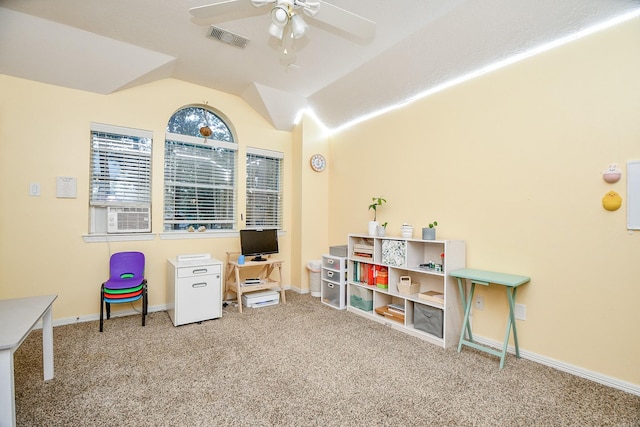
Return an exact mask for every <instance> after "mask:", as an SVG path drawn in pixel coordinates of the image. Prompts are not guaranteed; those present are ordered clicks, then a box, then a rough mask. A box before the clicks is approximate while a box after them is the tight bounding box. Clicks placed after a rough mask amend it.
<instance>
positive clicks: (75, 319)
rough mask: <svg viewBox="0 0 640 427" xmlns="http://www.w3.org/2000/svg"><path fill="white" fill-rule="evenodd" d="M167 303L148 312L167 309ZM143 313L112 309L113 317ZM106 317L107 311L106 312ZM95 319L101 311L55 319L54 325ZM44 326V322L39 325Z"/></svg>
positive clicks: (98, 317) (155, 306)
mask: <svg viewBox="0 0 640 427" xmlns="http://www.w3.org/2000/svg"><path fill="white" fill-rule="evenodd" d="M166 310H167V305H166V304H164V305H154V306H149V307H148V308H147V313H154V312H157V311H166ZM140 314H142V313H141V312H140V311H139V310H134V309H129V310H115V311H114V310H112V311H111V317H112V318H113V317H123V316H135V315H140ZM105 319H106V313H105ZM94 320H100V313H97V314H90V315H88V316H77V317H67V318H64V319H56V320H54V321H53V326H63V325H72V324H74V323H82V322H92V321H94ZM38 327H39V328H41V327H42V324H40V325H39V326H38Z"/></svg>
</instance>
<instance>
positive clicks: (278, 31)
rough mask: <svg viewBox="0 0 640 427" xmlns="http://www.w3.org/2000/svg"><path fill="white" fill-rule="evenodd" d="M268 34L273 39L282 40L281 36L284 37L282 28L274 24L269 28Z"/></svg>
mask: <svg viewBox="0 0 640 427" xmlns="http://www.w3.org/2000/svg"><path fill="white" fill-rule="evenodd" d="M269 34H271V35H272V36H273V37H275V38H277V39H280V40H282V36H283V35H284V27H280V26H278V25H276V24H273V23H272V24H271V25H270V26H269Z"/></svg>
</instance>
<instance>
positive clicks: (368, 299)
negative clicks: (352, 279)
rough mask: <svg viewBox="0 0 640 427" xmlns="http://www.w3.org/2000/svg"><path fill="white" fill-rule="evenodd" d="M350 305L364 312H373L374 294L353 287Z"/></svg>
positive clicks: (367, 290)
mask: <svg viewBox="0 0 640 427" xmlns="http://www.w3.org/2000/svg"><path fill="white" fill-rule="evenodd" d="M350 292H351V297H350V298H349V305H351V307H355V308H359V309H360V310H363V311H373V292H372V291H370V290H369V289H365V288H361V287H359V286H351V288H350Z"/></svg>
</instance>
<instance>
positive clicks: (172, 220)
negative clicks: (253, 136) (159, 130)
mask: <svg viewBox="0 0 640 427" xmlns="http://www.w3.org/2000/svg"><path fill="white" fill-rule="evenodd" d="M169 142H177V143H179V144H185V145H186V146H193V147H194V148H196V149H197V148H202V149H204V150H210V151H212V152H213V151H215V150H219V149H223V150H226V151H229V152H231V154H232V155H233V158H232V160H233V162H232V163H233V170H232V171H231V173H228V171H227V175H228V176H227V178H228V179H229V180H230V181H229V183H228V184H222V183H221V182H220V173H221V172H220V171H217V170H214V171H212V173H211V175H212V176H211V177H214V176H215V177H216V178H217V179H216V180H215V181H216V182H214V183H211V184H203V183H189V182H179V181H176V180H179V177H177V176H176V175H175V170H174V169H172V168H171V167H170V166H168V162H175V159H173V158H171V159H168V155H169V154H170V153H168V152H167V149H168V143H169ZM237 153H238V144H237V143H235V142H226V141H215V140H210V139H207V140H206V141H205V140H204V139H203V138H197V137H193V136H189V135H181V134H174V133H170V132H167V133H166V135H165V154H164V164H165V172H164V203H163V206H164V215H163V218H164V219H163V234H162V238H171V235H172V234H173V235H176V236H178V235H181V236H182V237H184V234H185V232H186V233H188V234H189V235H190V236H189V237H192V236H193V237H205V236H206V235H207V234H210V233H216V234H225V233H228V232H231V231H234V232H237V231H236V229H237V191H238V188H237V187H238V183H237V170H238V167H237V166H238V154H237ZM194 160H197V159H194ZM211 163H212V162H211ZM194 164H195V163H194ZM202 165H203V163H199V166H202ZM172 175H173V176H172ZM176 187H183V188H184V187H193V188H194V189H195V191H197V189H198V188H202V189H204V190H205V191H206V190H210V191H211V190H217V191H222V192H224V191H225V190H231V197H230V198H228V200H229V204H228V205H227V206H226V207H223V208H222V209H220V211H226V212H230V213H229V214H227V215H226V216H225V218H223V219H220V218H218V219H216V218H211V217H206V216H205V215H204V214H203V217H202V218H200V217H199V214H197V218H191V219H188V220H183V221H180V222H178V221H179V220H177V219H176V214H175V212H176V209H177V207H176V204H175V203H176V199H175V197H168V193H170V192H175V188H176ZM197 202H198V200H197V199H196V200H195V203H197ZM200 219H202V221H200ZM178 223H179V224H182V226H183V227H185V228H184V229H179V230H174V229H171V228H173V227H174V226H175V225H174V224H178ZM203 223H204V224H206V225H202V224H203ZM209 224H213V226H214V228H213V229H212V228H211V227H209V226H208V225H209ZM216 224H221V227H223V228H220V229H218V228H215V226H216ZM229 225H230V227H229ZM200 226H203V227H205V229H203V230H202V231H200V230H199V227H200Z"/></svg>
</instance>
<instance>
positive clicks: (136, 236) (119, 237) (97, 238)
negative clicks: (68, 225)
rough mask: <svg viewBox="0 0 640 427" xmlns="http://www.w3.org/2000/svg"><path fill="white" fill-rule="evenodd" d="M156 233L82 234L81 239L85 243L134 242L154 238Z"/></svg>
mask: <svg viewBox="0 0 640 427" xmlns="http://www.w3.org/2000/svg"><path fill="white" fill-rule="evenodd" d="M155 238H156V235H155V234H153V233H128V234H126V233H124V234H83V235H82V239H83V240H84V242H85V243H101V242H134V241H142V240H154V239H155Z"/></svg>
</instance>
